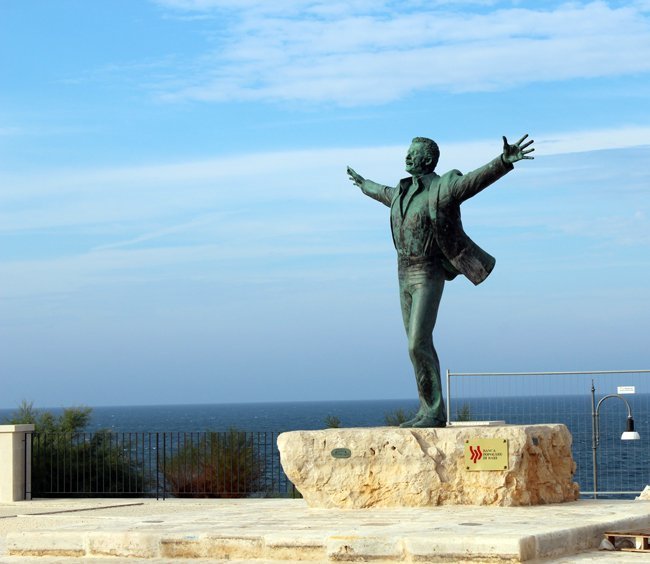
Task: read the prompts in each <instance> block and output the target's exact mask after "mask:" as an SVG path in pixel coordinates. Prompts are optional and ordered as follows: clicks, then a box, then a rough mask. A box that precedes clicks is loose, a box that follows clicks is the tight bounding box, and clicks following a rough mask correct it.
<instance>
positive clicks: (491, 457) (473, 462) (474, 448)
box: [465, 439, 508, 472]
mask: <svg viewBox="0 0 650 564" xmlns="http://www.w3.org/2000/svg"><path fill="white" fill-rule="evenodd" d="M465 468H466V469H467V470H469V471H470V472H475V471H479V470H507V469H508V440H507V439H468V440H466V441H465Z"/></svg>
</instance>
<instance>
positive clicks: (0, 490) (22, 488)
mask: <svg viewBox="0 0 650 564" xmlns="http://www.w3.org/2000/svg"><path fill="white" fill-rule="evenodd" d="M33 431H34V425H31V424H29V425H0V502H7V501H22V500H24V499H25V494H26V493H27V492H29V494H30V498H31V489H32V488H31V479H32V477H31V474H32V457H31V448H30V446H31V441H30V444H27V442H28V440H29V439H28V435H29V434H30V433H32V432H33ZM28 482H29V483H28Z"/></svg>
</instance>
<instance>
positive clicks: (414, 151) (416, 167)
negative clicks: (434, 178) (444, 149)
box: [405, 143, 431, 176]
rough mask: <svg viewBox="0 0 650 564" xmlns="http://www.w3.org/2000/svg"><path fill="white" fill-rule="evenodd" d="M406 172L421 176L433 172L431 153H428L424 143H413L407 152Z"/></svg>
mask: <svg viewBox="0 0 650 564" xmlns="http://www.w3.org/2000/svg"><path fill="white" fill-rule="evenodd" d="M405 162H406V172H408V173H409V174H413V175H415V176H419V175H422V174H427V173H429V172H431V155H428V154H427V152H426V150H425V148H424V145H423V144H422V143H411V146H410V147H409V150H408V152H407V153H406V159H405Z"/></svg>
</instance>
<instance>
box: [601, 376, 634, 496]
mask: <svg viewBox="0 0 650 564" xmlns="http://www.w3.org/2000/svg"><path fill="white" fill-rule="evenodd" d="M609 398H618V399H622V400H623V401H624V402H625V405H626V406H627V423H626V425H625V431H623V434H622V435H621V440H622V441H638V440H639V439H640V438H641V437H640V435H639V433H637V432H636V431H635V430H634V419H633V418H632V408H631V407H630V404H629V403H628V401H627V400H626V399H625V398H624V397H623V396H622V395H620V394H608V395H606V396H604V397H602V398H600V401H599V402H598V405H596V388H595V387H594V381H593V380H592V381H591V422H592V426H591V449H592V456H593V471H594V499H596V498H597V497H598V457H597V456H596V454H597V450H598V444H599V442H600V423H599V421H600V420H599V415H598V414H599V413H600V406H601V405H602V403H603V402H604V401H605V400H606V399H609Z"/></svg>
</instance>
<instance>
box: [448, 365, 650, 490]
mask: <svg viewBox="0 0 650 564" xmlns="http://www.w3.org/2000/svg"><path fill="white" fill-rule="evenodd" d="M649 375H650V370H611V371H595V372H492V373H467V372H465V373H461V372H450V371H447V416H448V420H449V421H459V420H482V421H485V420H504V421H505V422H506V423H511V424H535V423H564V424H565V425H566V426H567V427H568V428H569V431H571V434H572V436H573V458H574V460H575V461H576V464H577V469H576V475H575V481H576V482H578V483H579V484H580V493H581V495H583V496H593V497H596V495H598V496H599V497H606V496H611V497H621V498H625V497H633V496H635V495H638V494H639V492H641V491H642V490H643V488H644V487H645V486H646V485H648V484H650V378H649V377H648V376H649ZM592 382H593V385H594V388H595V396H594V399H595V401H596V402H597V401H598V400H599V399H600V398H602V397H604V396H605V395H608V394H617V392H618V389H619V387H622V386H625V387H626V388H627V389H626V390H621V391H624V392H626V395H625V398H626V399H627V401H628V402H629V404H630V407H631V409H632V412H633V415H634V420H635V422H636V429H637V431H638V432H639V434H640V437H641V438H640V440H633V441H622V440H621V434H622V432H624V431H625V428H626V418H627V410H626V407H625V406H624V405H623V404H622V402H609V401H608V402H605V403H603V405H602V406H601V409H600V414H599V421H600V424H599V428H600V437H599V442H598V445H597V449H596V448H595V433H594V423H595V418H594V413H593V412H594V408H593V404H592V392H591V387H592ZM632 389H633V390H634V393H630V392H631V391H632ZM617 403H621V405H616V404H617ZM596 476H597V481H596V480H594V478H595V477H596ZM595 481H596V484H594V482H595ZM594 485H596V488H595V487H594ZM595 490H597V491H595Z"/></svg>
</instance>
